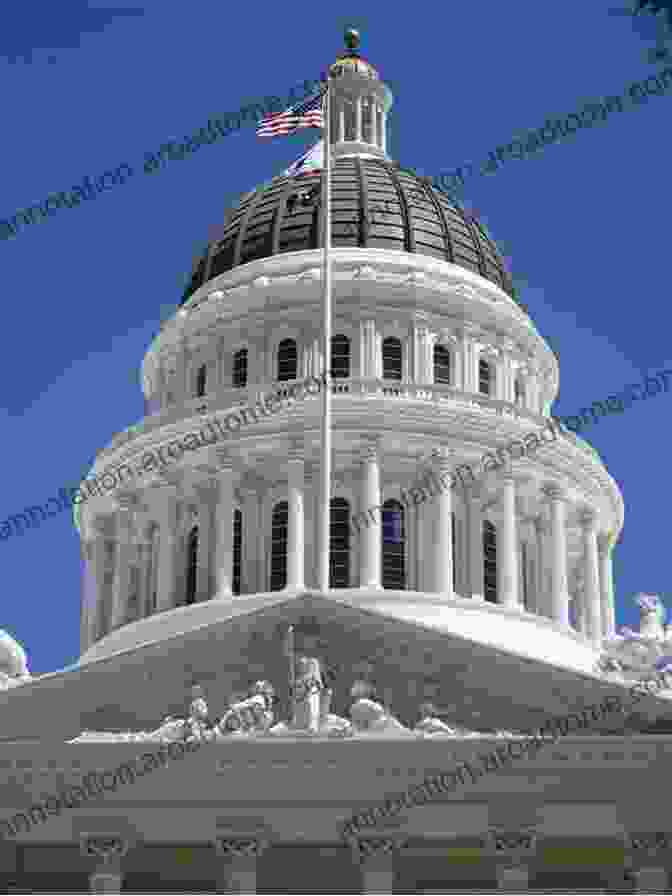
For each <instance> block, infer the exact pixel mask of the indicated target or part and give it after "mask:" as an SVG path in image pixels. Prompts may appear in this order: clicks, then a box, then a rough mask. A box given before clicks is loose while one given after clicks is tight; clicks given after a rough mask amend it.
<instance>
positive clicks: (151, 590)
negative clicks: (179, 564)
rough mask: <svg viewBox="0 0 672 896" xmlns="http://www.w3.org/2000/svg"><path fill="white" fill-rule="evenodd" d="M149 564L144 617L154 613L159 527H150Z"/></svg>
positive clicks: (155, 605)
mask: <svg viewBox="0 0 672 896" xmlns="http://www.w3.org/2000/svg"><path fill="white" fill-rule="evenodd" d="M148 545H149V546H148V554H149V563H148V564H147V607H146V612H145V615H146V616H151V614H152V613H155V612H156V607H157V585H158V569H159V527H158V526H152V530H151V533H150V536H149V540H148Z"/></svg>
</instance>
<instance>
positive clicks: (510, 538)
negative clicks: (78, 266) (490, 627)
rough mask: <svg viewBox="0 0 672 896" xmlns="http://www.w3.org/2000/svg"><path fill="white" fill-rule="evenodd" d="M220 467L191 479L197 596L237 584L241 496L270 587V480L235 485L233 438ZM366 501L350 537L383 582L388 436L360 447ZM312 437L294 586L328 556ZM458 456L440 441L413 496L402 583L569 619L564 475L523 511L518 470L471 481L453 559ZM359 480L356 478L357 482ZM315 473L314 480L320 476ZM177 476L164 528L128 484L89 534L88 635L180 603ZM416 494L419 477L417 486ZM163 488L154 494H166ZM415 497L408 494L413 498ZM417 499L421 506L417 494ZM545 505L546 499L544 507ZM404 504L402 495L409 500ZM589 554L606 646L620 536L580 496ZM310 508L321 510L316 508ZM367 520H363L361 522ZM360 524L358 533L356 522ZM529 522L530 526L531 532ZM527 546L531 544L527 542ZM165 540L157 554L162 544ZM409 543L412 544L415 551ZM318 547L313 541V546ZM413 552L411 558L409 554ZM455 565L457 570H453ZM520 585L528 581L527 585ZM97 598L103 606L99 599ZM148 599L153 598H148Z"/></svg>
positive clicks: (184, 510) (297, 485) (591, 590)
mask: <svg viewBox="0 0 672 896" xmlns="http://www.w3.org/2000/svg"><path fill="white" fill-rule="evenodd" d="M216 454H217V458H218V466H216V467H209V466H202V467H199V468H197V472H198V475H199V476H200V477H201V478H200V479H199V480H198V481H197V482H196V483H195V484H193V486H192V488H193V491H194V492H195V494H196V496H197V505H198V567H197V571H196V593H195V596H194V597H195V599H194V602H200V601H205V600H209V599H211V598H215V597H220V598H229V597H231V596H232V595H233V593H234V582H233V570H234V513H235V511H236V509H237V506H238V500H237V497H238V499H240V508H241V512H242V545H243V548H241V551H242V559H241V567H240V568H241V584H242V587H241V589H240V590H241V592H242V593H258V592H263V591H267V590H269V587H270V585H269V579H268V569H267V567H266V565H265V563H266V561H267V552H265V551H264V549H263V545H264V537H265V535H264V533H265V531H266V529H267V528H268V525H269V519H268V518H265V514H264V510H263V506H262V505H263V497H264V492H263V485H262V484H261V483H257V487H256V488H255V487H254V483H252V487H250V480H249V479H248V478H247V477H246V478H245V480H243V481H244V482H245V487H241V489H240V490H238V496H236V493H235V486H236V485H237V484H238V482H239V481H241V480H240V473H238V472H237V471H236V470H235V469H234V466H233V463H232V460H231V458H230V456H229V455H228V453H227V451H226V449H216ZM359 465H360V475H359V477H357V476H355V477H354V479H355V483H354V484H355V486H356V487H357V485H358V492H359V494H358V500H357V504H358V507H359V512H358V513H357V514H356V515H354V514H353V525H352V527H351V528H352V529H354V530H355V535H356V537H357V538H358V543H357V544H356V545H355V546H354V547H353V548H351V556H352V557H353V559H356V561H357V566H358V570H353V572H354V573H355V574H354V575H352V577H351V578H352V580H353V581H356V582H358V585H352V586H351V587H359V588H366V589H369V590H380V589H382V588H383V581H382V556H383V515H382V507H383V486H382V482H381V479H382V475H381V450H380V443H379V441H378V440H377V439H375V438H373V439H370V440H365V441H364V442H363V444H362V448H361V451H360V455H359ZM306 466H307V465H306V459H305V457H304V447H303V443H302V442H301V441H300V440H295V441H294V442H293V443H292V445H291V447H290V450H289V457H288V462H287V487H286V500H287V509H288V513H287V555H286V570H287V573H286V586H285V587H286V588H287V590H291V591H294V590H300V589H302V588H303V587H305V586H306V585H308V586H309V587H316V585H317V583H316V582H312V581H310V574H308V581H306V578H307V577H306V571H307V570H311V569H318V568H319V562H318V560H319V558H318V557H317V556H312V555H311V557H310V558H308V557H307V556H306V553H307V542H306V507H307V505H309V503H310V502H311V501H312V496H310V497H309V496H308V495H307V491H309V489H310V487H311V482H310V470H307V469H306ZM454 468H455V459H454V458H453V457H452V456H451V455H449V454H448V453H447V452H446V451H444V450H442V449H438V450H436V451H435V452H434V454H433V455H432V457H431V460H430V462H429V465H428V467H427V468H426V469H425V471H424V474H425V478H424V479H422V478H420V479H418V480H417V481H418V482H419V483H421V484H423V485H424V487H425V488H426V489H427V491H428V492H429V493H430V495H431V498H430V499H429V500H426V501H425V502H424V503H421V504H417V502H415V504H414V503H410V502H408V501H407V500H405V501H404V503H405V504H406V509H405V511H404V513H405V519H406V521H407V522H406V526H407V528H408V530H409V531H410V532H411V534H412V537H411V538H410V539H409V543H408V549H407V550H406V564H407V566H408V567H409V568H410V572H409V575H408V576H407V577H406V580H405V582H404V584H403V585H402V587H405V588H409V587H410V588H411V589H413V590H421V591H429V592H434V593H437V594H443V595H446V596H447V597H451V596H453V595H458V596H460V595H461V596H464V597H469V598H472V599H475V600H479V601H484V600H489V601H492V602H496V603H498V604H500V605H501V606H502V607H506V608H509V609H512V610H522V609H527V610H528V611H530V612H535V613H537V614H539V615H542V616H546V617H547V618H549V619H552V620H554V621H555V622H557V623H560V624H562V625H565V626H566V625H569V624H570V612H569V607H570V583H569V570H568V543H567V527H568V519H567V516H568V500H567V496H566V494H565V493H564V492H563V491H562V489H561V488H559V487H558V485H557V484H555V483H546V484H544V485H543V486H542V487H541V489H540V492H539V495H538V499H539V500H538V502H537V505H538V512H537V514H536V515H535V516H532V517H522V516H521V515H520V514H519V512H518V509H517V498H518V488H519V484H518V482H517V481H516V479H515V478H514V477H513V476H512V475H506V474H505V475H503V476H502V477H501V478H500V480H499V493H498V494H496V495H495V496H494V498H493V497H492V496H489V500H488V503H487V506H486V505H484V501H485V499H486V495H485V492H484V490H483V488H482V486H481V485H480V484H479V483H476V482H474V483H473V484H471V485H470V484H469V483H467V484H466V485H465V487H464V489H463V491H462V492H461V500H462V506H463V508H464V516H463V517H462V518H461V520H460V539H459V541H458V542H457V544H458V556H459V561H458V560H457V558H456V559H455V560H454V558H453V551H454V548H455V542H456V541H457V539H455V538H454V534H453V532H452V527H453V521H454V519H455V514H454V495H455V492H454V491H452V490H451V488H450V487H445V486H442V485H441V483H444V484H446V486H447V485H448V483H449V480H450V478H451V477H450V474H451V471H452V470H453V469H454ZM357 480H358V482H357ZM313 485H314V483H313ZM180 489H181V482H180V480H179V479H171V478H170V477H168V476H164V477H163V478H162V479H161V480H160V481H159V482H157V483H156V484H155V485H154V486H151V487H150V489H149V491H152V492H155V494H154V495H152V497H151V499H150V500H148V504H149V505H151V507H152V510H151V512H152V515H154V516H155V517H156V519H157V521H158V522H157V523H156V524H153V526H154V525H156V526H158V538H156V539H153V540H151V541H150V540H148V531H152V532H153V531H157V530H155V529H154V528H153V526H152V528H151V529H150V530H148V527H147V526H146V525H144V524H143V525H138V524H137V522H134V520H135V519H136V514H139V513H141V512H142V511H143V510H144V511H147V510H148V506H146V505H143V503H142V500H141V498H140V497H139V496H138V495H137V494H132V493H128V492H125V493H120V494H118V496H117V498H118V509H117V511H116V521H115V520H112V519H101V518H98V519H97V520H95V521H94V532H93V538H92V539H91V541H90V542H89V543H88V545H87V553H86V557H87V561H88V564H89V570H90V573H91V576H92V578H93V579H94V580H95V582H96V588H95V592H96V597H95V601H92V600H91V598H89V600H88V602H85V615H86V614H88V615H87V616H86V618H85V619H84V620H83V626H82V629H83V632H86V633H87V637H86V641H87V646H88V645H89V644H91V643H93V641H95V640H97V639H98V638H99V637H101V636H102V635H103V634H107V632H108V631H111V630H113V629H115V628H118V627H120V626H122V625H123V624H125V623H126V622H128V621H133V619H135V618H141V617H142V616H144V615H149V613H151V612H154V611H157V612H161V611H163V610H169V609H172V608H173V607H175V606H178V605H180V604H182V603H183V602H184V599H183V596H182V591H183V590H184V582H183V578H184V576H183V566H184V563H182V562H181V560H180V557H181V553H184V551H182V552H181V547H184V537H185V536H184V533H185V532H186V531H188V527H189V525H190V521H189V518H188V513H189V499H188V498H185V496H184V493H181V491H180ZM411 492H413V489H411ZM157 493H158V494H157ZM406 497H407V496H406ZM416 504H417V506H416ZM544 504H545V505H546V509H545V508H544ZM493 506H494V507H495V508H496V511H497V517H496V518H497V525H496V570H497V583H496V584H497V587H496V594H495V593H494V590H493V589H492V588H490V589H489V590H487V589H486V586H485V581H484V580H485V572H484V541H483V525H484V520H485V519H486V513H487V511H488V510H491V509H492V508H493ZM400 507H401V502H400ZM577 509H578V511H579V513H578V517H576V516H575V515H572V520H578V524H579V526H580V530H581V545H582V554H581V558H580V561H579V562H580V567H581V568H580V578H581V579H582V581H583V587H582V590H581V591H580V592H579V591H577V592H576V600H577V601H578V602H579V608H580V622H579V629H580V631H581V632H582V634H584V635H585V636H586V637H588V638H590V639H591V640H592V641H593V642H594V643H595V644H596V645H598V644H599V643H600V642H601V640H602V639H603V638H605V637H609V636H611V635H612V634H613V633H614V628H615V619H614V606H613V581H612V569H611V546H610V542H609V538H608V535H607V533H605V532H600V531H598V517H597V514H596V513H595V511H594V510H593V509H592V508H589V507H582V508H577ZM311 516H312V513H311ZM363 521H364V523H365V524H364V525H362V522H363ZM357 532H358V534H356V533H357ZM523 532H524V533H525V534H523ZM523 544H524V545H525V551H523V548H522V545H523ZM157 547H158V552H157ZM411 549H412V550H411ZM315 550H317V548H315ZM410 553H412V554H413V563H412V564H411V563H410V562H409V559H410V558H409V556H408V555H409V554H410ZM454 570H455V571H456V572H457V576H458V582H454V581H453V576H454ZM523 583H524V587H523ZM92 603H95V606H93V605H92ZM148 608H149V609H148Z"/></svg>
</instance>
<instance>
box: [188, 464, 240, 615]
mask: <svg viewBox="0 0 672 896" xmlns="http://www.w3.org/2000/svg"><path fill="white" fill-rule="evenodd" d="M196 469H197V470H198V471H199V472H200V473H202V474H204V475H205V477H206V478H205V479H204V480H202V481H201V482H197V483H195V484H194V491H195V492H196V495H197V497H198V502H199V506H198V556H197V558H196V560H197V569H196V602H197V603H200V602H201V601H204V600H209V599H210V598H211V597H212V596H213V593H214V588H213V576H212V554H213V542H214V538H215V521H214V516H215V506H216V503H217V479H216V473H217V471H216V469H214V468H212V467H204V466H200V467H197V468H196ZM232 525H233V523H232Z"/></svg>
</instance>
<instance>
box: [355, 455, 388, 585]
mask: <svg viewBox="0 0 672 896" xmlns="http://www.w3.org/2000/svg"><path fill="white" fill-rule="evenodd" d="M360 506H361V507H362V510H363V511H364V512H366V513H367V514H368V519H367V522H366V524H365V525H364V526H363V527H362V530H361V534H360V555H359V556H360V574H359V584H360V587H361V588H375V589H380V588H382V584H381V565H382V532H383V525H382V514H383V510H382V506H381V489H380V450H379V447H378V444H377V442H376V441H370V442H369V443H367V445H366V446H365V447H364V449H363V451H362V479H361V502H360Z"/></svg>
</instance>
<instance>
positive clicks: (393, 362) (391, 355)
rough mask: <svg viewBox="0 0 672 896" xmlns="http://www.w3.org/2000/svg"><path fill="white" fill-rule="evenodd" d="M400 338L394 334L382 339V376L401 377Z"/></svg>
mask: <svg viewBox="0 0 672 896" xmlns="http://www.w3.org/2000/svg"><path fill="white" fill-rule="evenodd" d="M401 355H402V353H401V340H399V339H396V338H395V337H394V336H389V337H388V338H387V339H383V378H384V379H386V380H400V379H401Z"/></svg>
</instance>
